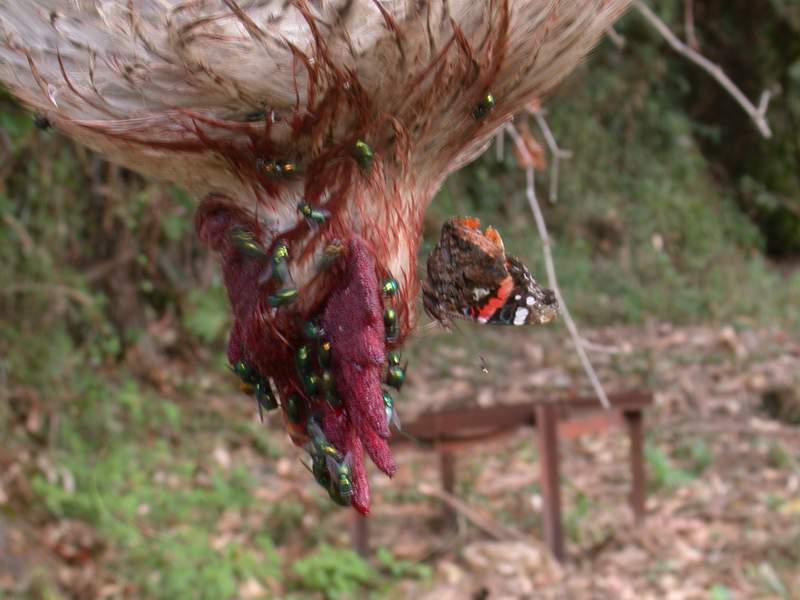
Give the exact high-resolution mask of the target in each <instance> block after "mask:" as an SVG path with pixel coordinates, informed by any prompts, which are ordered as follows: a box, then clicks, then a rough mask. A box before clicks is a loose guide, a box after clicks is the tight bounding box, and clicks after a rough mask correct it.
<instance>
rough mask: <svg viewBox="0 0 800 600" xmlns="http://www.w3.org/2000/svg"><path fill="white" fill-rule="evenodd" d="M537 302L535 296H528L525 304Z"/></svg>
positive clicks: (531, 304)
mask: <svg viewBox="0 0 800 600" xmlns="http://www.w3.org/2000/svg"><path fill="white" fill-rule="evenodd" d="M535 303H536V298H534V297H533V296H528V297H527V298H525V304H527V305H528V306H533V305H534V304H535Z"/></svg>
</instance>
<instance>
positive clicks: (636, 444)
mask: <svg viewBox="0 0 800 600" xmlns="http://www.w3.org/2000/svg"><path fill="white" fill-rule="evenodd" d="M624 416H625V421H626V423H627V424H628V435H630V440H631V480H632V481H631V509H632V510H633V517H634V519H635V521H636V523H637V524H638V523H641V522H642V521H644V516H645V497H646V493H647V489H646V487H647V474H646V473H645V465H644V417H643V415H642V411H640V410H637V411H626V412H625V413H624Z"/></svg>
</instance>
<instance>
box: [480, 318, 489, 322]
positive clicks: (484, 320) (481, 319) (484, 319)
mask: <svg viewBox="0 0 800 600" xmlns="http://www.w3.org/2000/svg"><path fill="white" fill-rule="evenodd" d="M488 320H489V319H487V318H486V317H478V323H486V322H487V321H488Z"/></svg>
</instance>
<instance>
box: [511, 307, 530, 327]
mask: <svg viewBox="0 0 800 600" xmlns="http://www.w3.org/2000/svg"><path fill="white" fill-rule="evenodd" d="M529 314H530V311H529V310H528V309H527V308H518V309H517V312H515V313H514V325H524V324H525V319H527V318H528V315H529Z"/></svg>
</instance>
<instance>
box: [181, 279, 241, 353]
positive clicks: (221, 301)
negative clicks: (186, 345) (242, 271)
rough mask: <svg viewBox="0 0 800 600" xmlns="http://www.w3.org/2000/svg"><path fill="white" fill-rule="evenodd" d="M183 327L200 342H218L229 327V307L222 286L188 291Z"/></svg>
mask: <svg viewBox="0 0 800 600" xmlns="http://www.w3.org/2000/svg"><path fill="white" fill-rule="evenodd" d="M186 302H187V304H186V306H185V308H184V313H183V326H184V327H185V328H186V330H187V331H188V332H189V333H191V334H192V335H194V336H196V337H197V339H199V340H200V341H201V342H204V343H211V342H220V341H221V340H222V339H223V338H224V336H225V335H227V331H228V327H229V326H230V306H229V305H228V299H227V297H226V296H225V291H224V290H223V288H222V286H214V287H210V288H208V289H199V288H198V289H193V290H189V292H188V293H187V297H186Z"/></svg>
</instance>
